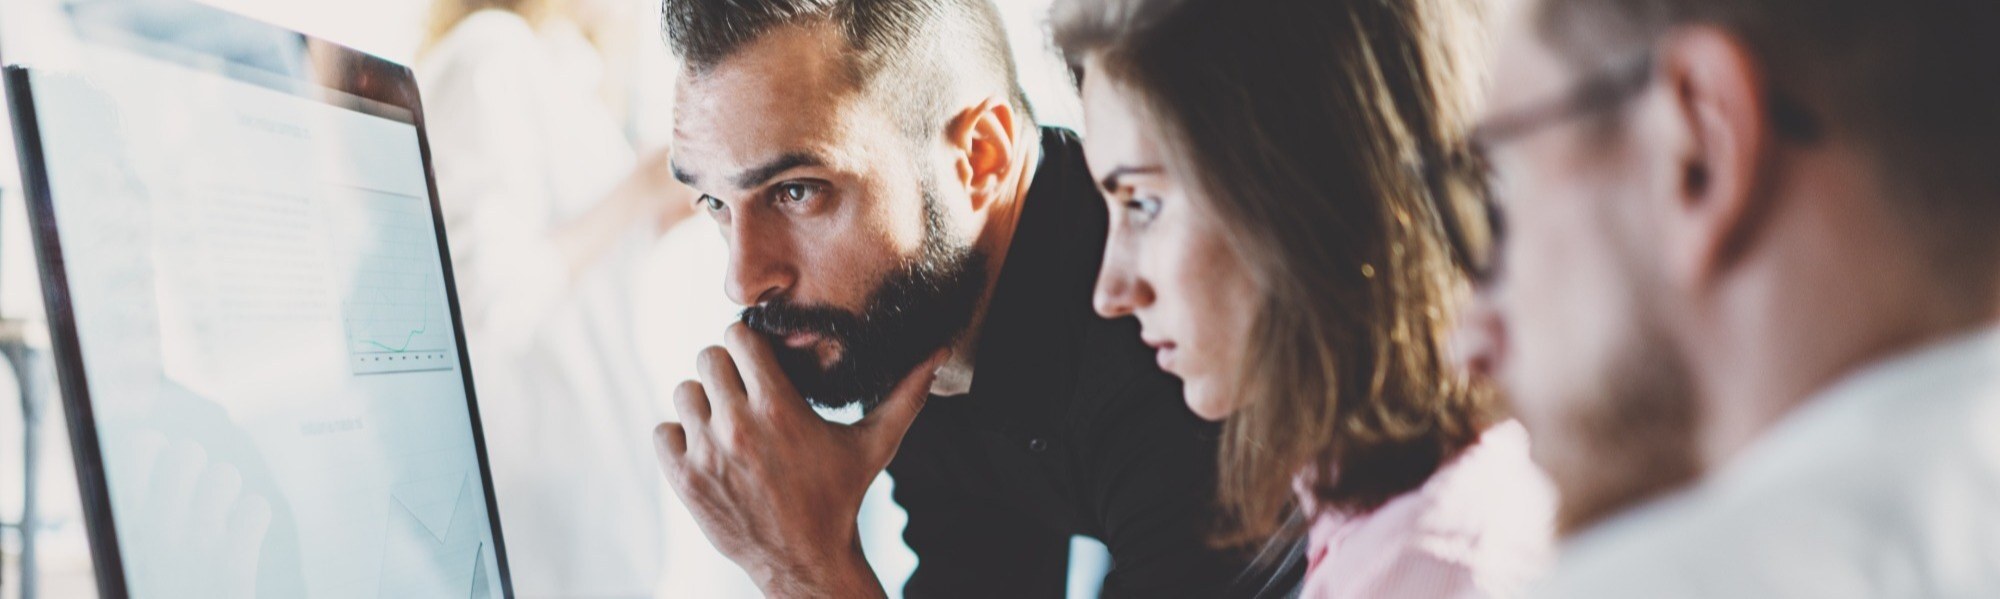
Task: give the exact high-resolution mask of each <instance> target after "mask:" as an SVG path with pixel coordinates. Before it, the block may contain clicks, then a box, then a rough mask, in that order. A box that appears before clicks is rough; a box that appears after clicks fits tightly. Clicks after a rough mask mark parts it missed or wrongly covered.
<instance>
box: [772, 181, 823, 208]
mask: <svg viewBox="0 0 2000 599" xmlns="http://www.w3.org/2000/svg"><path fill="white" fill-rule="evenodd" d="M818 194H819V188H818V187H816V186H814V185H812V184H810V183H784V184H780V185H778V201H780V202H785V203H790V204H799V203H804V202H807V201H810V200H812V199H813V197H814V196H816V195H818Z"/></svg>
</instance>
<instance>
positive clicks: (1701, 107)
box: [1658, 26, 1775, 286]
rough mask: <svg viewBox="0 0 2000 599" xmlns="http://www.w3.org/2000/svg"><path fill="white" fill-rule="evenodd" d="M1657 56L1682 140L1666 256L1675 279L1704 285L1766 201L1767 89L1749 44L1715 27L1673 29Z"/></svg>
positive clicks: (1742, 240) (1770, 136)
mask: <svg viewBox="0 0 2000 599" xmlns="http://www.w3.org/2000/svg"><path fill="white" fill-rule="evenodd" d="M1658 60H1659V61H1660V62H1659V68H1660V74H1661V76H1662V77H1663V81H1661V82H1660V83H1661V84H1662V85H1666V86H1668V87H1667V90H1668V91H1670V92H1671V93H1672V98H1673V102H1674V106H1675V107H1676V108H1677V109H1678V110H1676V114H1675V116H1676V117H1677V119H1676V120H1677V121H1678V124H1677V126H1678V127H1679V128H1681V129H1682V133H1683V135H1684V139H1685V140H1686V142H1687V143H1686V144H1685V146H1684V147H1683V148H1682V150H1681V153H1680V155H1678V156H1676V157H1675V158H1676V160H1677V163H1678V164H1677V165H1676V167H1677V172H1676V173H1675V174H1674V179H1673V180H1671V181H1667V182H1666V183H1667V184H1669V185H1672V186H1673V187H1672V188H1673V190H1674V192H1675V199H1676V200H1677V201H1676V206H1675V208H1676V209H1675V210H1674V214H1675V218H1674V220H1675V221H1676V226H1674V227H1673V228H1672V232H1670V233H1669V234H1668V239H1667V242H1668V244H1669V245H1668V246H1669V247H1670V248H1672V250H1671V251H1672V254H1671V255H1670V259H1671V260H1672V261H1673V262H1672V268H1673V269H1674V271H1675V273H1676V275H1677V276H1678V278H1680V279H1681V280H1682V281H1684V282H1688V283H1690V284H1693V285H1696V286H1704V285H1707V284H1709V283H1710V282H1713V281H1714V280H1715V278H1716V277H1717V276H1718V275H1719V274H1720V273H1722V272H1724V271H1726V270H1728V269H1729V268H1730V267H1731V266H1734V263H1735V262H1736V261H1737V260H1740V259H1741V258H1742V256H1743V254H1744V253H1746V252H1747V250H1748V249H1749V246H1751V245H1753V244H1754V242H1755V237H1756V234H1757V233H1758V231H1759V228H1760V226H1761V225H1762V224H1763V221H1764V217H1765V216H1766V214H1767V213H1768V212H1769V211H1770V209H1771V203H1772V202H1773V201H1774V199H1773V198H1772V197H1771V194H1770V193H1769V189H1768V188H1767V187H1768V184H1769V183H1770V177H1771V175H1770V169H1771V167H1772V156H1771V152H1772V149H1773V142H1774V140H1775V128H1774V123H1773V122H1772V121H1771V118H1770V114H1771V110H1770V101H1771V100H1770V98H1769V97H1768V90H1769V89H1770V86H1769V84H1768V83H1767V79H1766V76H1765V72H1764V69H1763V65H1762V63H1761V62H1759V60H1758V57H1757V55H1756V53H1755V52H1754V51H1752V50H1751V48H1750V46H1749V45H1748V44H1746V43H1744V42H1743V40H1742V39H1741V38H1739V37H1736V36H1735V35H1734V34H1731V33H1729V32H1728V31H1726V30H1723V29H1720V28H1715V27H1706V26H1695V27H1688V28H1684V29H1680V30H1677V31H1675V32H1673V33H1672V34H1670V35H1668V36H1667V37H1666V38H1665V39H1664V40H1663V41H1662V43H1661V46H1660V50H1659V54H1658Z"/></svg>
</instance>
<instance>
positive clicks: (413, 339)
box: [346, 188, 457, 374]
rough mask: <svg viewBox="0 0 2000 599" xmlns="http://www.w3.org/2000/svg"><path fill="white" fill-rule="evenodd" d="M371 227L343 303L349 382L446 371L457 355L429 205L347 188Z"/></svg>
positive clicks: (401, 196) (411, 198) (404, 197)
mask: <svg viewBox="0 0 2000 599" xmlns="http://www.w3.org/2000/svg"><path fill="white" fill-rule="evenodd" d="M347 190H348V191H350V192H352V193H353V196H354V197H355V198H356V200H357V201H360V202H363V203H364V206H366V207H367V210H368V212H369V216H370V218H372V219H375V220H376V221H377V223H376V224H377V227H376V231H378V232H379V234H378V236H377V237H376V238H374V239H371V240H368V243H365V244H363V245H364V251H363V252H362V257H361V262H360V264H359V265H358V270H357V272H356V275H355V280H354V285H353V291H352V293H351V294H350V296H349V297H348V300H347V310H346V320H347V322H346V324H347V335H348V353H349V354H350V360H349V362H350V363H351V364H352V366H353V371H354V373H355V374H389V373H398V372H418V371H427V370H449V369H451V368H453V367H454V366H456V364H457V360H456V358H455V357H454V355H453V348H454V347H456V345H455V342H454V339H453V336H452V332H451V327H450V322H451V314H450V312H449V311H448V307H447V306H446V305H445V303H444V302H445V294H444V282H443V281H442V280H441V277H442V276H443V275H442V272H441V269H440V268H439V265H438V264H437V246H436V241H435V238H433V237H432V235H433V230H432V228H431V227H432V224H431V217H430V212H429V208H430V207H429V203H428V201H427V200H425V199H424V198H420V197H416V196H411V195H406V194H398V193H393V192H387V191H381V190H374V189H362V188H347Z"/></svg>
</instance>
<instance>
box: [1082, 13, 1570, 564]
mask: <svg viewBox="0 0 2000 599" xmlns="http://www.w3.org/2000/svg"><path fill="white" fill-rule="evenodd" d="M1469 1H1470V0H1317V1H1315V2H1296V1H1291V0H1072V1H1070V2H1068V3H1066V4H1064V5H1062V6H1061V7H1060V8H1059V9H1058V10H1057V16H1056V25H1055V27H1056V36H1057V41H1058V44H1059V45H1061V46H1062V47H1063V49H1064V51H1065V52H1066V53H1067V54H1068V55H1069V57H1070V58H1071V60H1072V62H1073V63H1074V64H1075V65H1077V67H1078V68H1079V70H1080V72H1081V77H1082V87H1083V95H1084V116H1085V122H1086V124H1087V125H1088V126H1089V128H1090V136H1089V138H1088V139H1086V141H1085V150H1086V153H1087V154H1088V155H1089V159H1090V166H1091V170H1092V172H1093V174H1095V175H1096V176H1098V177H1099V179H1100V180H1101V181H1102V183H1103V184H1104V189H1105V194H1106V199H1107V201H1108V202H1109V203H1110V207H1111V210H1112V223H1113V224H1112V225H1111V232H1110V240H1109V241H1108V248H1107V251H1106V253H1105V258H1104V265H1103V270H1102V272H1101V273H1100V277H1099V280H1098V289H1097V298H1096V302H1097V308H1098V311H1099V312H1100V313H1102V314H1103V315H1104V316H1106V317H1119V316H1126V315H1136V316H1137V317H1138V320H1139V321H1140V323H1141V324H1142V325H1143V328H1144V335H1145V340H1146V342H1147V343H1148V344H1150V345H1152V346H1154V347H1156V348H1157V349H1158V352H1159V361H1160V365H1161V367H1162V368H1165V369H1166V370H1168V371H1170V372H1173V373H1175V374H1177V375H1179V376H1180V377H1181V378H1182V379H1183V380H1184V381H1185V383H1186V387H1185V394H1186V399H1187V402H1188V406H1189V407H1190V408H1192V409H1193V410H1194V411H1195V413H1197V414H1199V415H1201V416H1203V417H1205V418H1208V419H1212V420H1226V424H1225V425H1224V440H1223V446H1222V455H1221V461H1222V471H1221V481H1220V482H1221V489H1220V501H1221V502H1222V504H1223V506H1224V507H1225V508H1226V510H1227V513H1228V514H1229V515H1230V516H1231V520H1230V521H1229V522H1228V523H1227V527H1226V528H1225V530H1224V531H1223V534H1222V535H1220V537H1221V539H1220V540H1221V541H1223V542H1228V543H1238V544H1248V543H1253V542H1259V541H1265V540H1275V541H1273V543H1272V544H1271V545H1268V546H1267V547H1291V546H1293V544H1292V542H1293V541H1295V540H1296V539H1299V538H1300V537H1301V536H1303V537H1305V539H1306V540H1305V543H1304V554H1305V557H1306V559H1307V561H1308V566H1307V573H1306V576H1305V580H1304V583H1303V588H1302V590H1303V591H1304V595H1305V596H1308V597H1455V596H1509V595H1512V594H1515V593H1517V592H1518V591H1519V590H1520V588H1521V586H1522V585H1523V584H1524V583H1525V582H1526V581H1527V580H1528V579H1529V578H1530V577H1532V576H1533V575H1534V574H1535V573H1536V572H1537V571H1538V570H1539V568H1540V567H1541V565H1542V563H1543V561H1544V559H1545V556H1546V555H1547V550H1548V545H1549V543H1550V536H1551V533H1552V530H1553V525H1552V512H1553V507H1554V499H1553V495H1552V492H1551V491H1550V490H1549V487H1548V484H1547V482H1546V481H1545V480H1544V479H1543V478H1542V476H1541V474H1540V472H1539V471H1538V470H1536V469H1535V467H1534V466H1533V465H1532V463H1531V462H1530V460H1529V456H1528V446H1527V438H1526V435H1525V433H1524V432H1523V431H1522V429H1521V427H1520V426H1518V425H1517V424H1515V423H1512V422H1511V421H1506V420H1504V417H1503V416H1502V415H1501V414H1499V413H1498V410H1497V409H1496V402H1495V400H1494V399H1493V398H1492V397H1491V396H1490V394H1488V393H1485V392H1482V391H1481V390H1480V389H1477V388H1475V387H1472V386H1469V385H1467V384H1466V383H1464V382H1462V381H1461V380H1460V379H1459V378H1457V377H1456V376H1455V375H1454V373H1453V368H1452V365H1451V364H1450V363H1449V362H1450V360H1449V359H1448V356H1447V355H1446V351H1445V348H1446V339H1447V337H1448V335H1449V330H1450V328H1451V326H1450V325H1451V322H1452V318H1453V312H1454V309H1455V308H1456V307H1457V306H1458V304H1459V300H1460V299H1462V298H1461V297H1460V296H1461V295H1462V294H1463V293H1464V290H1465V289H1466V285H1465V282H1464V281H1463V279H1462V276H1461V275H1460V274H1459V271H1458V270H1457V269H1456V268H1455V265H1454V264H1453V260H1452V259H1453V250H1454V248H1453V246H1452V245H1451V244H1450V243H1448V242H1447V239H1446V236H1445V235H1444V233H1443V230H1444V229H1443V227H1442V222H1443V214H1441V213H1440V207H1441V206H1440V205H1439V204H1434V203H1433V201H1432V198H1433V197H1438V198H1440V199H1442V198H1445V197H1448V196H1445V195H1444V194H1442V193H1432V190H1431V189H1430V186H1428V185H1426V179H1427V177H1425V176H1423V173H1424V172H1425V170H1426V169H1424V168H1422V167H1423V165H1424V164H1425V163H1426V157H1438V156H1445V155H1447V152H1446V151H1445V149H1446V148H1449V147H1453V142H1454V140H1453V139H1451V137H1450V134H1449V132H1454V131H1460V130H1462V129H1461V127H1462V126H1463V125H1464V123H1463V120H1464V116H1465V114H1466V113H1467V112H1468V111H1469V108H1468V107H1467V106H1466V103H1467V101H1468V100H1466V99H1467V98H1470V97H1471V96H1472V92H1473V91H1475V90H1472V89H1469V84H1468V81H1467V77H1466V74H1467V73H1468V72H1470V67H1471V65H1470V63H1471V62H1472V60H1471V58H1472V57H1473V53H1471V52H1467V51H1465V50H1464V49H1465V48H1469V47H1472V44H1475V43H1477V42H1478V41H1479V40H1478V39H1477V35H1476V29H1474V28H1473V27H1472V26H1473V25H1474V24H1475V23H1474V19H1473V17H1474V16H1475V15H1471V14H1468V13H1469V12H1470V9H1469V7H1467V6H1465V5H1462V4H1460V3H1461V2H1469ZM1454 44H1456V45H1454ZM1450 205H1456V204H1455V203H1454V204H1450ZM1269 554H1270V552H1269V551H1267V556H1268V555H1269Z"/></svg>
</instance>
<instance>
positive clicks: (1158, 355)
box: [1149, 343, 1177, 372]
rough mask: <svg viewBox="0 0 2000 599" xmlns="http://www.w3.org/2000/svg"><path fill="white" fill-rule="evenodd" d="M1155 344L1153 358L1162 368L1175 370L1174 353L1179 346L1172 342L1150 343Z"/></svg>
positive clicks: (1170, 370) (1169, 370) (1168, 370)
mask: <svg viewBox="0 0 2000 599" xmlns="http://www.w3.org/2000/svg"><path fill="white" fill-rule="evenodd" d="M1149 345H1152V346H1153V360H1154V361H1156V362H1158V363H1159V364H1160V370H1165V371H1167V372H1174V354H1176V353H1177V352H1176V351H1175V350H1176V349H1177V348H1176V347H1175V346H1174V344H1172V343H1157V344H1149Z"/></svg>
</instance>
